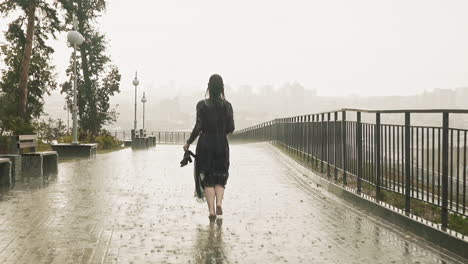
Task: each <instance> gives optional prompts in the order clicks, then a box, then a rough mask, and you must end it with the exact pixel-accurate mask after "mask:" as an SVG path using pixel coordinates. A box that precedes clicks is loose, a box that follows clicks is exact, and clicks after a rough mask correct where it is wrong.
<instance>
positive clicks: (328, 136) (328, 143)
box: [326, 112, 331, 178]
mask: <svg viewBox="0 0 468 264" xmlns="http://www.w3.org/2000/svg"><path fill="white" fill-rule="evenodd" d="M330 120H331V113H330V112H328V113H327V126H326V129H327V133H326V137H327V177H328V178H330V175H331V174H330V159H331V158H330V139H331V135H330V122H331V121H330Z"/></svg>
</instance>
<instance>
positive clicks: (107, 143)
mask: <svg viewBox="0 0 468 264" xmlns="http://www.w3.org/2000/svg"><path fill="white" fill-rule="evenodd" d="M96 143H98V144H99V145H98V147H99V149H102V150H108V149H115V148H120V147H121V146H122V142H121V141H119V140H117V139H116V138H115V137H113V136H112V135H110V134H108V133H105V134H102V135H100V136H97V137H96Z"/></svg>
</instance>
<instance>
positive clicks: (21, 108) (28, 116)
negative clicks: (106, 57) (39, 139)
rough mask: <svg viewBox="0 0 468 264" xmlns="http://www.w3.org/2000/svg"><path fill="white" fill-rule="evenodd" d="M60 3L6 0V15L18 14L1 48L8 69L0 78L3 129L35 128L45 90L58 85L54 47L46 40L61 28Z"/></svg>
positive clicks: (3, 12) (1, 8) (23, 130)
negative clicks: (53, 64)
mask: <svg viewBox="0 0 468 264" xmlns="http://www.w3.org/2000/svg"><path fill="white" fill-rule="evenodd" d="M57 7H58V3H57V2H56V1H52V0H7V1H5V2H3V3H1V4H0V14H1V15H2V16H3V17H7V16H9V15H15V16H16V19H14V20H13V21H12V22H11V23H10V24H9V26H8V30H7V31H6V32H5V39H6V40H7V42H8V43H7V45H4V46H2V47H1V49H0V55H2V57H4V62H5V65H6V66H7V67H6V69H4V70H2V78H1V80H0V102H1V104H0V114H1V115H0V121H1V122H2V129H1V130H0V133H5V132H9V133H28V132H32V130H33V128H32V126H31V120H32V119H33V118H37V117H39V116H40V115H41V113H42V112H43V105H44V100H43V96H44V94H48V93H50V91H51V90H52V89H55V88H56V85H57V84H56V82H55V74H54V66H52V65H51V58H50V55H51V54H52V53H53V52H54V50H53V49H52V48H51V47H50V46H48V45H47V44H46V41H47V40H48V39H49V38H50V37H53V38H55V34H56V33H57V32H59V31H60V30H61V25H60V21H59V19H58V16H57V11H56V10H57Z"/></svg>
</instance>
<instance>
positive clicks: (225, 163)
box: [184, 74, 234, 219]
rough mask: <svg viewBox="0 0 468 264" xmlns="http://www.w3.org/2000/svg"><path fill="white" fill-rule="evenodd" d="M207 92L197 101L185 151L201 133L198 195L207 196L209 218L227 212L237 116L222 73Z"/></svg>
mask: <svg viewBox="0 0 468 264" xmlns="http://www.w3.org/2000/svg"><path fill="white" fill-rule="evenodd" d="M206 94H208V95H209V98H208V99H205V100H201V101H200V102H198V104H197V120H196V124H195V127H194V128H193V130H192V134H191V135H190V138H189V139H188V140H187V143H186V144H185V145H184V151H188V149H189V147H190V144H192V143H193V141H194V140H195V139H196V138H197V137H198V136H200V138H199V139H198V143H197V148H196V159H195V195H196V196H197V197H198V198H203V197H204V196H206V201H207V203H208V210H209V213H210V214H209V218H210V219H215V218H216V215H223V209H222V203H223V195H224V188H225V187H226V182H227V179H228V177H229V143H228V141H227V136H226V135H227V134H229V133H232V132H233V131H234V119H233V110H232V106H231V104H230V103H229V102H228V101H227V100H226V99H225V96H224V83H223V79H222V78H221V76H219V75H218V74H214V75H213V76H211V77H210V80H209V82H208V89H207V91H206ZM206 94H205V97H206ZM203 191H204V193H203ZM215 199H216V210H215Z"/></svg>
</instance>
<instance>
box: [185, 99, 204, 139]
mask: <svg viewBox="0 0 468 264" xmlns="http://www.w3.org/2000/svg"><path fill="white" fill-rule="evenodd" d="M201 126H202V120H201V103H198V104H197V120H196V123H195V126H194V127H193V130H192V133H191V134H190V137H189V139H188V140H187V145H190V144H192V143H193V141H195V139H196V138H197V137H198V135H200V132H201Z"/></svg>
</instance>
